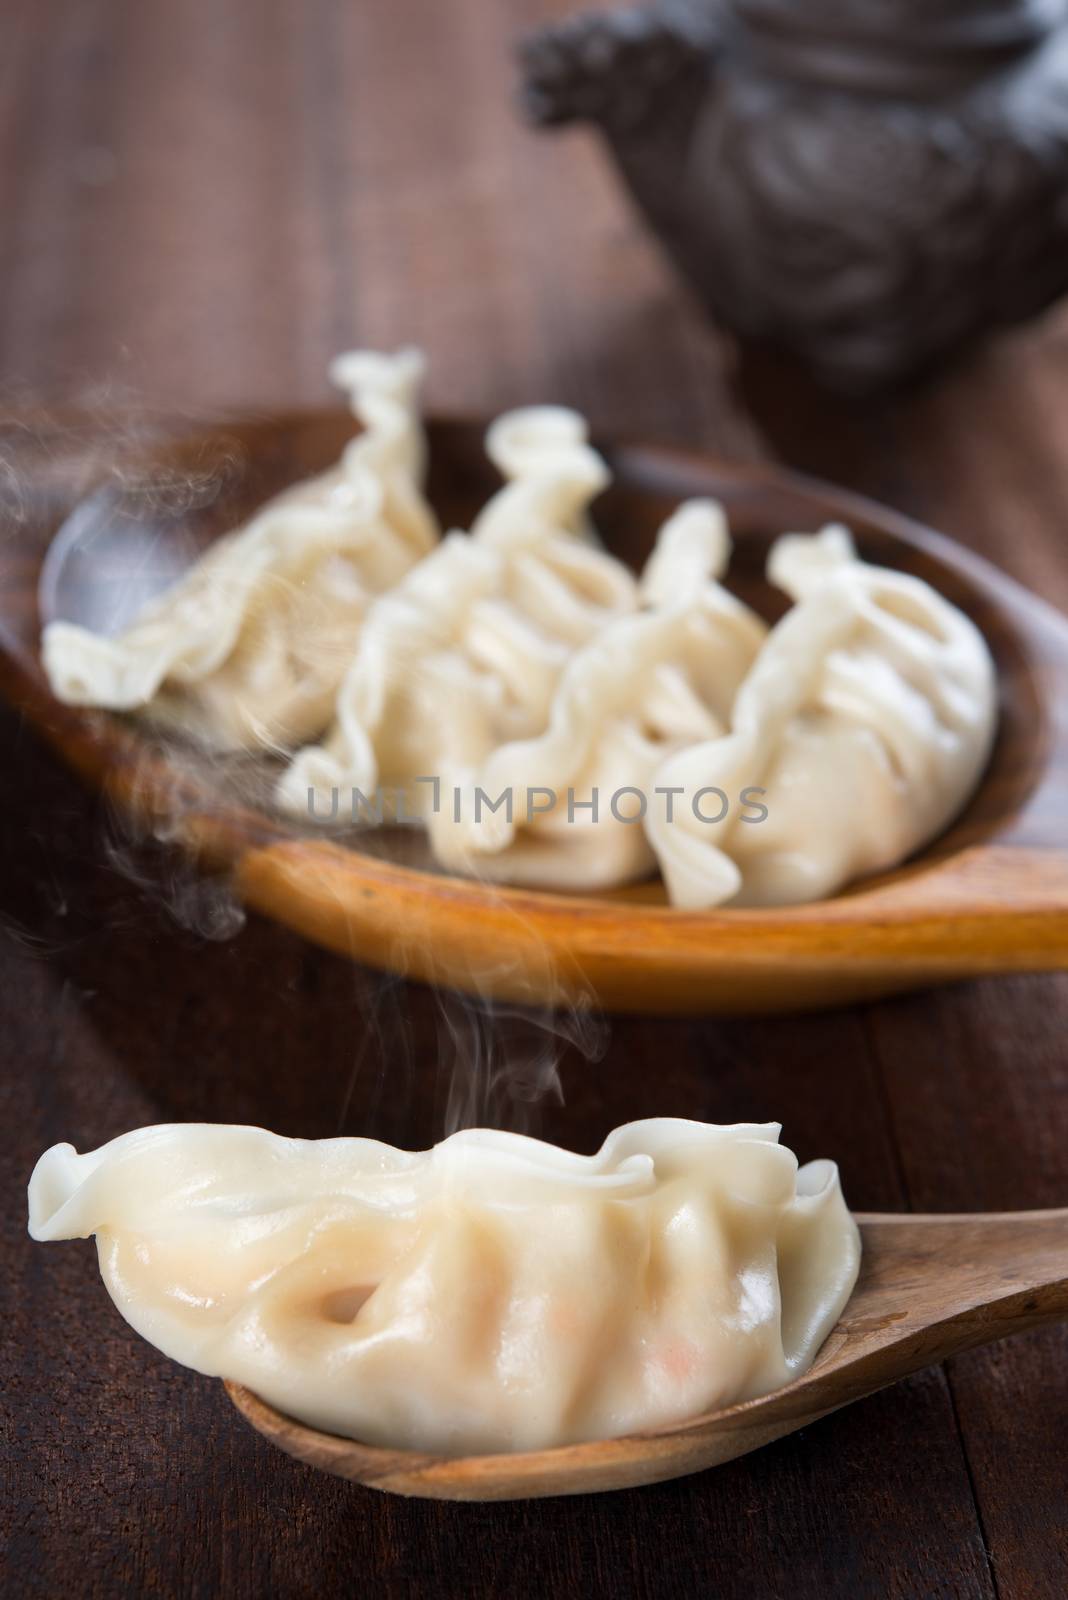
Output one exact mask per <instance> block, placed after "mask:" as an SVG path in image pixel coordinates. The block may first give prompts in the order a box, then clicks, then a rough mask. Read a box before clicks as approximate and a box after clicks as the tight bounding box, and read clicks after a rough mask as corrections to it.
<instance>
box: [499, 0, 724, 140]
mask: <svg viewBox="0 0 1068 1600" xmlns="http://www.w3.org/2000/svg"><path fill="white" fill-rule="evenodd" d="M714 51H715V39H714V35H713V33H712V30H711V29H710V28H708V27H707V26H701V25H699V24H697V23H696V22H695V21H693V20H692V19H688V18H685V17H682V16H678V17H675V16H672V15H670V14H664V13H661V12H656V11H639V10H635V11H611V12H591V13H587V14H585V15H580V16H577V17H571V18H569V19H568V20H567V21H565V22H561V23H558V24H556V25H553V26H550V27H547V28H542V29H540V30H539V31H538V32H537V33H535V34H533V35H532V36H531V37H530V38H528V39H525V40H524V41H522V43H521V44H520V46H519V59H520V66H521V71H522V89H521V98H522V104H523V108H524V110H525V112H526V114H527V116H528V117H529V119H530V120H531V122H534V123H537V124H538V125H540V126H542V127H546V126H553V125H560V124H564V123H569V122H595V123H597V124H599V126H600V127H601V128H603V130H604V131H605V133H606V134H607V136H608V138H609V141H610V142H615V140H616V139H617V138H619V139H623V138H625V136H626V135H627V134H629V133H632V132H633V131H635V130H636V129H638V128H639V127H643V126H645V125H646V124H647V123H651V122H653V121H658V120H659V119H660V118H661V117H662V116H663V114H664V112H665V110H666V109H667V108H668V107H671V108H672V111H673V116H672V120H673V121H677V120H681V115H680V114H683V113H685V111H686V109H687V108H689V109H690V110H691V111H696V108H697V106H698V104H699V103H700V100H701V97H702V95H703V93H704V90H705V87H706V85H707V81H708V73H709V65H710V61H711V59H712V56H713V54H714ZM685 120H686V121H689V117H686V118H685Z"/></svg>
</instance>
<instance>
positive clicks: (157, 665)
mask: <svg viewBox="0 0 1068 1600" xmlns="http://www.w3.org/2000/svg"><path fill="white" fill-rule="evenodd" d="M331 371H332V375H333V377H334V378H335V380H336V381H337V382H338V383H339V384H340V385H341V386H343V387H344V388H346V389H347V390H348V391H349V395H350V399H351V404H352V409H353V412H354V414H355V416H356V417H357V418H358V419H359V420H360V421H361V422H362V424H363V431H362V432H361V433H360V434H359V435H358V436H357V437H356V438H355V439H353V441H352V442H351V443H350V444H349V445H348V446H347V447H346V450H345V453H344V455H343V457H342V459H341V462H340V463H339V465H338V466H337V467H335V468H333V469H332V470H330V471H329V472H325V473H323V474H321V475H320V476H319V477H317V478H313V479H311V480H309V481H308V482H306V483H301V484H298V485H296V486H295V487H294V488H291V489H289V490H287V491H286V492H285V493H283V494H281V495H279V496H278V497H277V498H276V499H274V500H272V501H270V502H269V503H268V504H267V505H266V506H264V507H263V508H262V510H260V511H259V512H258V513H257V514H256V516H254V517H253V518H252V520H251V521H250V522H249V523H248V525H247V526H246V527H244V528H242V529H241V530H239V531H238V532H236V533H233V534H230V535H229V536H228V537H226V538H224V539H221V540H219V541H218V542H217V543H216V544H214V545H212V546H211V548H210V549H209V550H208V552H207V553H206V554H205V555H204V556H203V557H202V558H201V559H200V560H199V561H197V562H196V563H195V564H194V566H193V567H192V568H191V569H190V570H189V571H188V572H187V573H186V574H185V575H184V577H182V578H181V579H180V580H179V582H178V583H177V584H175V585H174V586H173V587H172V588H171V589H169V590H167V591H166V593H164V594H163V595H161V596H159V597H158V598H157V599H156V600H154V601H152V602H151V603H150V604H149V605H148V606H146V607H145V608H144V610H143V611H142V613H141V615H140V616H139V617H138V618H137V619H136V620H135V622H134V623H133V624H132V625H131V626H130V627H129V628H128V629H127V630H126V631H125V632H124V633H122V634H120V635H119V636H118V637H116V638H104V637H100V636H98V635H94V634H91V633H89V632H87V631H86V630H85V629H83V628H79V627H76V626H74V625H73V624H71V623H67V622H53V623H51V624H49V626H48V627H46V628H45V630H44V634H43V638H42V654H43V659H44V666H45V670H46V672H47V674H48V677H49V681H50V683H51V685H52V689H53V691H54V693H55V694H56V696H57V697H58V698H59V699H61V700H64V701H66V702H68V703H69V704H73V705H93V706H103V707H107V708H110V709H113V710H134V709H137V708H141V707H144V706H147V705H149V704H150V703H152V704H153V711H154V713H155V714H157V715H158V716H159V717H161V718H162V719H164V720H167V721H173V722H175V723H179V724H181V725H182V726H183V727H184V728H186V729H187V730H189V731H191V732H194V733H196V734H197V735H198V736H199V737H201V738H203V739H205V740H207V741H209V742H211V743H213V744H216V745H219V746H222V747H237V746H246V745H248V746H251V745H266V746H271V747H280V748H283V749H284V748H292V747H293V746H294V745H297V744H300V743H302V742H303V741H304V740H306V739H307V738H309V737H312V736H314V735H315V734H317V733H319V732H321V730H322V728H323V727H324V726H325V725H326V724H327V722H328V721H329V718H330V714H331V711H332V708H333V701H334V697H335V695H336V692H337V687H338V684H339V683H340V681H341V679H342V677H343V675H344V672H345V669H346V667H347V666H348V663H349V661H350V660H351V657H352V653H353V650H354V648H355V643H356V640H357V638H358V635H359V628H360V624H361V622H362V619H363V616H364V613H365V612H366V610H367V606H368V604H369V602H370V600H371V598H372V597H373V595H375V594H377V593H380V592H381V591H382V590H384V589H387V588H389V587H391V586H392V585H393V584H394V583H396V582H397V581H398V579H399V578H401V577H402V576H403V574H404V573H405V572H406V571H408V570H409V568H410V567H411V566H412V565H413V564H414V563H415V562H416V561H417V560H418V559H419V558H420V557H421V556H422V555H424V554H425V553H426V552H427V551H428V550H430V549H431V548H432V547H433V545H434V544H435V542H436V540H437V537H438V532H437V525H436V522H435V519H434V515H433V513H432V511H431V510H430V508H429V506H428V505H427V503H426V501H425V499H424V498H423V494H422V488H421V485H422V481H423V477H424V471H425V440H424V435H423V429H422V424H421V422H420V419H419V416H418V411H417V400H418V390H419V385H420V382H421V379H422V375H423V360H422V357H421V356H420V355H419V353H418V352H417V351H414V350H404V351H401V352H400V353H399V354H397V355H394V356H386V355H376V354H372V353H370V352H357V353H354V354H351V355H347V356H342V357H340V358H339V359H338V360H337V361H335V363H334V364H333V367H332V369H331Z"/></svg>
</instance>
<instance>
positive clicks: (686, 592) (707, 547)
mask: <svg viewBox="0 0 1068 1600" xmlns="http://www.w3.org/2000/svg"><path fill="white" fill-rule="evenodd" d="M729 553H730V541H729V538H728V535H727V528H726V522H725V519H724V516H723V512H722V509H721V508H720V507H719V506H718V505H716V504H714V503H713V502H711V501H690V502H688V503H687V504H686V505H684V506H682V507H681V508H680V509H679V510H678V511H677V512H676V513H675V514H674V516H673V517H671V518H670V519H669V521H668V522H667V523H665V525H664V527H663V528H662V529H661V531H660V534H659V536H658V539H657V544H656V548H655V550H654V552H653V554H652V556H651V557H650V559H649V562H648V564H647V566H646V568H645V572H644V574H643V576H642V580H641V598H642V600H643V601H644V602H645V603H646V608H645V609H644V610H642V611H641V612H638V613H636V614H634V615H632V616H626V617H621V618H619V619H617V620H616V621H614V622H612V623H611V624H609V625H608V626H606V627H604V628H602V629H601V631H600V632H599V633H597V634H596V635H595V636H594V637H593V638H592V639H591V640H590V641H589V643H588V644H586V645H585V646H584V647H583V648H582V649H580V650H578V651H577V652H576V653H575V655H574V656H572V658H571V659H570V661H569V662H568V664H567V666H566V668H565V669H564V671H563V673H562V675H561V677H560V681H559V685H558V687H557V690H556V693H555V695H554V696H553V702H552V706H551V709H550V713H549V717H548V721H547V724H546V727H545V730H544V732H542V733H540V734H539V735H538V736H537V737H535V738H533V739H528V740H523V741H518V742H511V743H507V744H502V745H500V746H499V747H498V748H496V749H495V750H493V751H492V752H490V753H489V754H488V755H487V757H486V759H485V760H484V762H482V764H481V765H480V766H478V767H477V768H475V769H474V770H473V771H471V772H469V773H467V774H463V773H461V772H458V771H457V770H456V769H455V768H454V769H453V771H452V772H451V774H450V778H451V780H452V781H453V782H458V783H459V784H460V787H461V790H462V796H461V802H460V804H459V806H458V807H451V808H450V807H447V806H443V807H442V808H441V809H440V810H439V811H438V812H437V813H436V814H434V815H433V816H431V817H430V818H428V826H429V830H430V838H431V843H432V845H433V848H434V851H435V854H436V856H437V857H438V859H439V860H440V861H441V862H442V863H443V864H444V865H446V866H448V867H450V868H452V869H453V870H456V871H462V872H469V873H473V874H476V875H479V876H483V877H487V878H491V879H495V880H499V881H504V882H509V883H521V884H531V885H540V886H543V887H559V888H572V889H593V888H602V887H608V886H611V885H614V884H620V883H627V882H630V881H633V880H635V879H637V878H640V877H642V876H644V875H646V874H648V873H649V872H650V871H651V870H652V868H653V866H654V865H655V862H654V857H653V854H652V851H651V849H650V846H649V844H648V841H647V839H646V835H645V829H644V827H643V825H642V809H643V805H644V807H645V808H648V807H649V806H650V805H652V804H653V803H654V796H653V793H652V777H653V774H654V772H655V771H656V769H657V768H658V766H659V765H660V764H661V762H662V761H663V759H664V756H665V754H666V753H667V752H668V751H669V750H672V749H676V748H678V747H679V746H685V745H689V744H692V743H693V742H694V741H695V740H704V739H707V738H709V737H710V736H714V735H716V734H718V733H720V732H722V731H723V728H724V726H725V722H726V719H727V718H728V717H729V715H730V710H731V705H732V703H733V700H734V694H735V690H736V688H737V686H738V684H739V683H740V682H741V680H742V678H743V677H744V676H745V673H746V671H747V670H748V668H749V665H750V663H751V662H752V660H753V658H754V656H755V655H756V653H757V651H758V650H759V648H760V646H761V643H762V641H763V639H764V636H765V633H766V629H765V627H764V624H763V623H762V622H761V621H760V620H759V618H758V617H756V616H755V614H754V613H753V612H752V611H750V610H749V608H748V607H747V606H745V605H743V604H742V602H741V601H739V600H737V599H735V598H734V596H732V595H730V594H728V592H727V591H726V590H725V589H723V588H722V586H721V585H720V583H719V581H718V580H719V578H720V577H722V575H723V573H724V572H725V570H726V567H727V562H728V559H729ZM476 790H481V791H482V792H483V793H484V794H487V795H489V796H490V797H491V799H492V798H496V797H498V796H499V795H500V794H502V793H504V794H506V795H510V796H511V797H512V812H511V816H510V817H509V816H508V814H507V812H506V811H505V810H499V811H494V812H491V811H489V810H488V808H483V809H482V810H481V812H480V809H479V806H478V805H477V804H476V793H475V791H476ZM622 791H628V792H627V793H626V794H624V793H622ZM616 797H618V799H617V798H616ZM613 802H615V804H614V805H613ZM457 812H458V813H459V815H457Z"/></svg>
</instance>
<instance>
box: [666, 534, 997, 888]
mask: <svg viewBox="0 0 1068 1600" xmlns="http://www.w3.org/2000/svg"><path fill="white" fill-rule="evenodd" d="M768 572H769V577H771V579H772V581H774V582H776V583H778V584H779V585H780V587H782V588H783V589H785V590H786V592H787V593H788V594H789V595H790V596H791V598H792V599H794V601H795V602H796V603H795V605H794V606H793V608H792V610H790V611H789V612H788V613H787V615H786V616H785V617H784V618H783V619H782V621H781V622H780V623H779V624H778V625H777V626H776V627H775V628H774V629H773V630H772V632H771V633H770V634H769V636H768V639H767V642H766V643H765V645H764V647H763V649H762V650H761V652H760V654H759V656H758V657H757V659H756V661H755V662H754V664H753V667H752V670H751V671H750V673H749V676H748V677H747V678H746V680H745V682H744V683H743V684H742V685H741V687H740V689H739V690H738V696H737V700H736V702H735V706H734V714H733V717H732V719H731V726H730V730H729V732H727V733H726V734H725V735H724V736H723V737H720V738H717V739H713V740H710V741H708V742H705V743H700V744H695V745H693V746H691V747H690V748H689V749H686V750H681V751H678V752H676V753H674V754H673V755H671V756H669V757H668V759H667V760H666V761H665V762H664V764H663V766H662V767H661V768H660V770H659V772H658V773H657V776H656V782H657V783H658V784H661V785H664V786H672V787H675V788H677V789H678V790H679V791H680V797H679V799H678V801H677V803H676V805H675V814H674V820H673V821H672V822H670V823H669V822H668V821H667V820H666V819H665V818H664V816H663V815H662V814H661V813H660V812H658V811H654V812H651V813H650V818H649V820H648V822H647V828H646V831H647V833H648V836H649V839H650V842H651V844H652V846H653V849H654V850H655V852H656V856H657V860H658V861H659V864H660V867H661V870H662V872H663V874H664V879H665V883H666V885H667V888H668V892H669V895H670V897H671V899H672V901H673V902H674V903H675V904H676V905H680V906H689V907H701V906H711V905H717V904H721V903H723V902H725V901H731V902H732V903H736V904H740V905H779V904H789V903H792V902H800V901H808V900H815V899H819V898H821V897H823V896H825V895H830V894H833V893H834V892H835V891H836V890H837V889H839V888H841V887H842V886H843V885H844V884H846V883H848V882H849V881H850V880H851V879H854V878H856V877H859V876H861V875H863V874H867V873H873V872H878V871H881V870H883V869H885V868H887V867H890V866H892V865H894V864H896V863H897V862H899V861H901V860H903V859H904V858H905V857H906V856H908V855H910V854H911V853H912V851H914V850H916V849H918V848H919V847H920V846H921V845H923V844H925V843H926V842H927V841H928V840H930V839H931V838H933V837H934V836H935V835H936V834H937V833H939V832H940V831H941V830H942V829H943V828H944V827H945V826H946V825H947V823H949V821H950V820H951V819H952V817H953V816H954V815H955V813H956V812H957V811H959V809H960V807H961V806H962V805H963V803H964V801H965V800H966V799H967V797H968V796H969V795H970V793H971V792H972V790H973V789H974V787H975V785H976V783H977V782H978V779H979V777H980V774H981V773H982V770H983V767H984V765H985V763H986V761H987V758H988V756H989V753H990V747H991V743H992V741H993V736H994V728H995V718H996V685H995V674H994V667H993V662H992V660H991V657H990V653H989V651H988V649H987V646H986V644H985V642H984V640H983V638H982V636H981V634H980V633H979V632H978V630H977V629H976V628H975V627H974V625H973V624H972V623H971V622H970V621H969V620H968V618H967V617H965V616H964V615H963V614H962V613H961V612H960V611H958V610H957V608H956V607H955V606H952V605H950V604H949V602H948V601H946V600H944V599H943V598H942V597H941V596H940V595H938V594H936V593H935V591H934V590H933V589H932V588H931V587H930V585H929V584H926V583H924V582H923V581H922V580H920V579H919V578H915V577H912V576H909V575H907V574H904V573H900V572H893V571H890V570H888V569H885V568H882V567H875V566H869V565H867V564H866V563H865V562H863V561H861V560H859V559H858V558H857V556H856V554H855V552H854V550H853V546H852V541H851V540H850V538H849V535H848V534H847V533H846V531H845V530H844V529H841V528H829V529H827V530H825V531H824V532H823V533H822V534H820V535H816V536H813V537H805V536H803V535H788V536H786V537H784V538H783V539H781V540H779V541H778V542H777V544H776V545H775V546H774V548H773V550H772V552H771V556H770V558H769V563H768ZM710 786H715V787H717V788H720V789H723V790H725V791H726V792H728V793H737V792H739V791H740V790H741V789H742V788H748V787H754V788H759V789H760V790H761V791H762V804H763V805H764V806H765V807H766V808H767V814H766V816H765V817H764V818H763V819H757V820H754V821H747V820H746V815H748V814H746V813H743V812H739V811H734V812H732V813H731V814H729V815H728V816H727V817H726V818H725V819H724V821H722V822H721V823H718V824H709V823H706V822H703V821H702V820H701V819H700V817H699V816H698V814H697V812H696V811H695V809H694V806H693V804H692V802H693V797H694V796H695V795H696V794H697V793H698V791H699V790H701V789H702V788H705V787H710Z"/></svg>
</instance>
